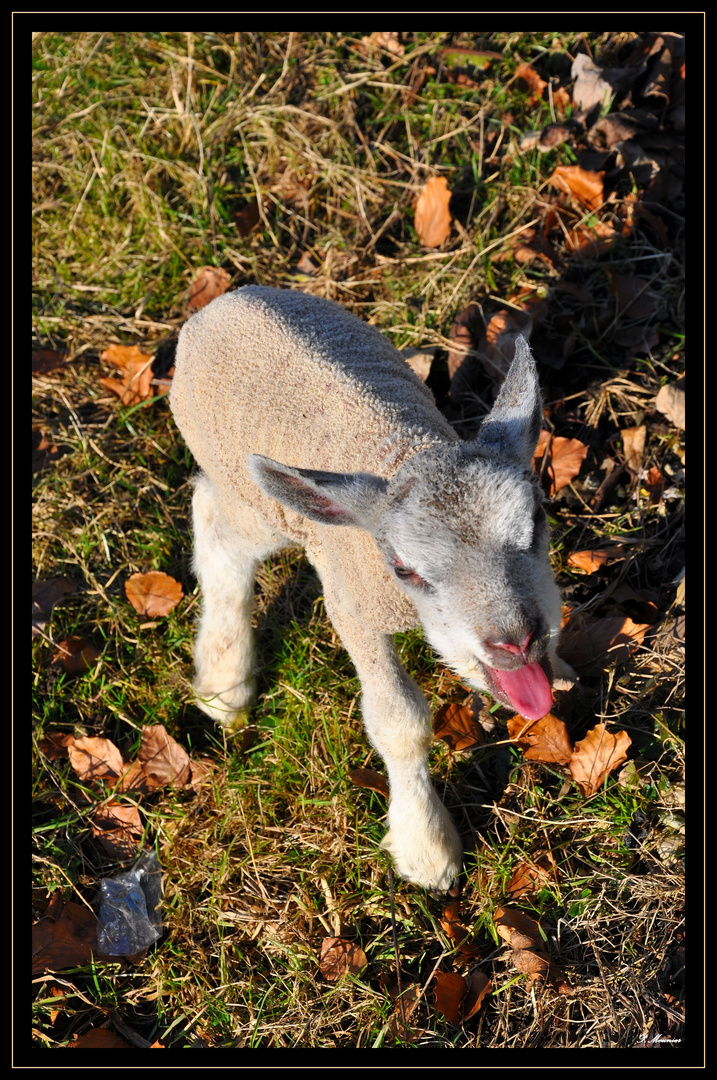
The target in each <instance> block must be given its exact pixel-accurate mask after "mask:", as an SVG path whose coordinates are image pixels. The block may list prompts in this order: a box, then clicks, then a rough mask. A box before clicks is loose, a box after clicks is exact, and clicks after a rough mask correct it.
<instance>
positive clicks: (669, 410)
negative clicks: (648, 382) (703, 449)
mask: <svg viewBox="0 0 717 1080" xmlns="http://www.w3.org/2000/svg"><path fill="white" fill-rule="evenodd" d="M655 408H656V409H657V411H658V412H661V413H662V415H663V416H666V417H667V419H668V420H669V421H670V423H672V424H674V425H675V427H677V428H679V429H680V431H684V430H685V377H684V375H683V376H682V377H681V378H680V379H678V380H677V382H674V383H665V385H664V386H661V387H660V389H659V391H658V394H657V397H656V398H655Z"/></svg>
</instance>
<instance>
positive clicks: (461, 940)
mask: <svg viewBox="0 0 717 1080" xmlns="http://www.w3.org/2000/svg"><path fill="white" fill-rule="evenodd" d="M460 908H461V902H460V900H453V901H452V902H451V903H450V904H446V905H445V906H444V908H443V911H442V912H441V917H440V923H441V927H442V929H443V932H444V933H445V935H446V937H447V938H448V939H449V941H451V942H452V943H453V945H454V947H455V948H457V949H458V953H459V955H460V956H461V957H463V958H465V957H475V956H477V955H479V952H480V950H479V948H478V946H477V945H476V944H475V943H473V942H467V941H466V938H467V937H468V934H469V931H468V930H467V929H466V927H465V926H464V925H463V924H462V922H461V921H460Z"/></svg>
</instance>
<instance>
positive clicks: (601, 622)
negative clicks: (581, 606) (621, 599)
mask: <svg viewBox="0 0 717 1080" xmlns="http://www.w3.org/2000/svg"><path fill="white" fill-rule="evenodd" d="M648 629H649V624H646V623H635V622H633V621H632V619H629V618H627V617H623V616H622V615H611V616H609V617H607V618H602V619H598V618H596V617H595V616H592V615H587V614H582V613H581V614H579V615H576V616H575V615H574V616H571V617H570V618H569V619H568V622H567V624H566V625H565V627H564V629H563V633H562V636H561V643H560V649H559V652H560V655H561V657H562V658H563V660H565V662H566V663H568V664H570V666H571V667H574V668H580V669H581V670H582V671H583V672H587V671H599V670H600V668H602V667H604V666H605V665H606V664H624V663H625V662H626V661H627V660H628V659H629V658H630V656H631V655H632V654H633V652H635V650H636V649H637V648H638V647H639V646H640V645H641V644H642V639H643V638H644V636H645V631H646V630H648Z"/></svg>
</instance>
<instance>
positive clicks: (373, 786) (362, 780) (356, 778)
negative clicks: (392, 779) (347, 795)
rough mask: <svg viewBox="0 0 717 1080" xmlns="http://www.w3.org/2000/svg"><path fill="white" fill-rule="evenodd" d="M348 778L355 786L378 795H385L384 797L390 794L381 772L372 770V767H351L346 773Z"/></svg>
mask: <svg viewBox="0 0 717 1080" xmlns="http://www.w3.org/2000/svg"><path fill="white" fill-rule="evenodd" d="M348 778H349V780H350V781H351V783H352V784H356V786H357V787H362V788H367V789H368V790H369V791H375V792H377V793H378V794H379V795H383V796H385V798H388V797H389V795H390V791H389V787H388V780H387V779H386V777H385V776H382V775H381V773H377V772H374V771H373V769H352V770H351V772H350V773H348Z"/></svg>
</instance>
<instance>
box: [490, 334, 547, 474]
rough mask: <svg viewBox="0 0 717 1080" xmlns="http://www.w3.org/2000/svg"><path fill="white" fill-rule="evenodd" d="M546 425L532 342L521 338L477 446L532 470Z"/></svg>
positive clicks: (516, 343) (517, 342) (517, 341)
mask: <svg viewBox="0 0 717 1080" xmlns="http://www.w3.org/2000/svg"><path fill="white" fill-rule="evenodd" d="M542 426H543V402H542V398H541V396H540V386H539V384H538V373H537V371H536V369H535V361H534V360H533V357H532V354H531V352H530V346H529V345H528V342H527V341H526V340H525V338H524V337H519V338H517V339H516V342H515V354H514V356H513V363H512V364H511V365H510V368H509V370H508V374H507V375H506V377H505V379H504V381H503V385H502V386H501V388H500V391H499V393H498V397H497V398H496V399H495V404H494V405H493V408H492V409H491V411H490V412H489V413H488V415H487V416H486V418H485V420H484V421H483V423H482V425H481V429H480V431H479V432H478V436H477V438H476V439H475V440H474V442H473V445H474V446H475V447H476V449H478V450H483V451H488V452H489V453H493V454H497V455H500V457H501V458H502V459H503V460H505V461H510V460H513V461H515V462H517V463H518V464H520V465H523V466H524V467H525V468H526V469H529V468H530V467H531V463H532V460H533V454H534V453H535V447H536V445H537V442H538V436H539V435H540V429H541V427H542Z"/></svg>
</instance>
